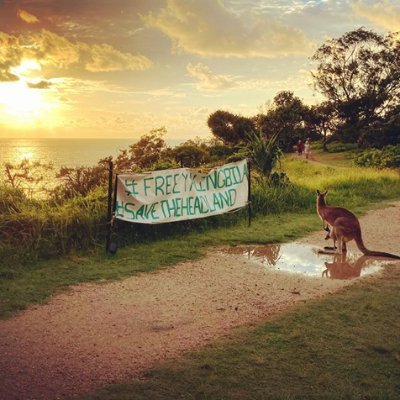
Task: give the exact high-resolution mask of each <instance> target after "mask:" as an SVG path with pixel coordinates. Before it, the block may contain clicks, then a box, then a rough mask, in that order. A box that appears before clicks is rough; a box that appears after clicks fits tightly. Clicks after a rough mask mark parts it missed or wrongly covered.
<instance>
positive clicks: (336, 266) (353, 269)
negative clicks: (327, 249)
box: [322, 253, 376, 279]
mask: <svg viewBox="0 0 400 400" xmlns="http://www.w3.org/2000/svg"><path fill="white" fill-rule="evenodd" d="M368 261H370V262H374V261H376V259H375V258H373V257H370V256H364V255H363V256H361V257H359V258H357V260H356V261H352V260H350V259H349V258H348V257H347V255H346V253H343V254H334V256H333V262H327V261H325V267H326V269H325V271H323V272H322V276H326V277H327V278H331V279H353V278H358V277H360V276H361V271H362V269H363V268H364V267H366V266H367V264H368Z"/></svg>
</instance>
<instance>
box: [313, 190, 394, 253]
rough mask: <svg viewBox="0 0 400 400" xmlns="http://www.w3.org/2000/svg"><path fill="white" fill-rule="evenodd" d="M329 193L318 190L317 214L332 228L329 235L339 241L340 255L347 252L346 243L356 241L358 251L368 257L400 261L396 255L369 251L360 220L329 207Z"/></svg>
mask: <svg viewBox="0 0 400 400" xmlns="http://www.w3.org/2000/svg"><path fill="white" fill-rule="evenodd" d="M327 193H328V191H327V190H325V191H324V192H320V191H319V190H317V213H318V215H319V217H320V218H321V220H322V222H323V223H324V224H328V226H329V227H330V232H329V235H330V237H331V238H332V239H333V241H334V242H335V241H337V244H338V249H337V251H338V253H339V254H340V253H342V252H346V243H347V242H350V241H351V240H353V239H354V240H355V242H356V245H357V247H358V249H359V250H360V251H361V252H362V253H363V254H364V255H366V256H375V257H388V258H396V259H400V256H396V255H395V254H391V253H384V252H382V251H372V250H368V249H367V248H366V247H365V245H364V242H363V240H362V235H361V226H360V222H359V221H358V218H357V217H356V216H355V215H354V214H353V213H352V212H351V211H349V210H346V209H345V208H342V207H331V206H328V205H327V204H326V199H325V197H326V195H327ZM324 226H325V225H324Z"/></svg>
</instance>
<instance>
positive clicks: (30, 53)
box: [0, 29, 153, 81]
mask: <svg viewBox="0 0 400 400" xmlns="http://www.w3.org/2000/svg"><path fill="white" fill-rule="evenodd" d="M24 59H32V60H36V61H37V62H38V63H39V64H41V65H43V66H46V65H47V66H51V67H55V68H62V69H67V68H69V67H72V66H73V67H78V68H82V69H84V70H86V71H90V72H109V71H123V70H132V71H143V70H146V69H149V68H151V67H152V65H153V63H152V61H151V60H150V59H148V58H147V57H145V56H143V55H134V54H131V53H126V52H125V53H124V52H121V51H119V50H117V49H115V48H114V47H112V46H110V45H108V44H100V45H98V44H96V45H88V44H86V43H83V42H71V41H70V40H68V39H66V38H65V37H62V36H59V35H57V34H55V33H53V32H50V31H48V30H45V29H43V30H42V31H40V32H38V33H27V34H21V35H19V36H13V35H9V34H7V33H3V32H0V81H1V80H6V79H7V78H10V76H9V74H10V68H12V67H16V66H18V65H19V64H20V63H21V62H22V61H23V60H24ZM7 73H8V75H7ZM7 80H9V79H7Z"/></svg>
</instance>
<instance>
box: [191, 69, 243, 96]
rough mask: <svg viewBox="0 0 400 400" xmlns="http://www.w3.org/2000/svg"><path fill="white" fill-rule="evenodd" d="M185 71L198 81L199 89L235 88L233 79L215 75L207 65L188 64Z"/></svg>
mask: <svg viewBox="0 0 400 400" xmlns="http://www.w3.org/2000/svg"><path fill="white" fill-rule="evenodd" d="M186 70H187V71H188V72H189V75H190V76H192V77H194V78H196V79H198V81H199V85H198V88H199V89H211V90H216V89H229V88H232V87H234V86H237V85H236V82H235V80H234V79H233V78H231V77H229V76H226V75H216V74H214V73H213V72H212V71H211V69H210V68H209V67H208V66H207V65H204V64H202V63H198V64H195V65H194V64H188V65H187V66H186Z"/></svg>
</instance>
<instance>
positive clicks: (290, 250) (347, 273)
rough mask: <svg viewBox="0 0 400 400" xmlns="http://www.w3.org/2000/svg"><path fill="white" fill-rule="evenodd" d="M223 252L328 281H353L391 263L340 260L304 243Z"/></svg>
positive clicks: (357, 257)
mask: <svg viewBox="0 0 400 400" xmlns="http://www.w3.org/2000/svg"><path fill="white" fill-rule="evenodd" d="M226 252H228V253H230V254H241V255H243V256H244V257H246V258H248V259H251V260H253V261H255V262H256V263H258V264H260V265H262V266H263V267H264V268H271V269H274V270H280V271H285V272H290V273H298V274H303V275H307V276H315V277H325V278H331V279H353V278H357V277H360V276H363V275H368V274H372V273H374V272H377V271H379V270H380V269H381V268H382V266H383V265H386V264H388V263H390V261H387V260H382V259H376V258H373V257H367V256H360V255H358V254H351V253H347V255H341V256H339V255H335V254H326V253H321V252H320V251H319V249H318V248H316V247H315V246H311V245H307V244H303V243H285V244H271V245H266V246H237V247H232V248H229V249H227V250H226Z"/></svg>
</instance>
